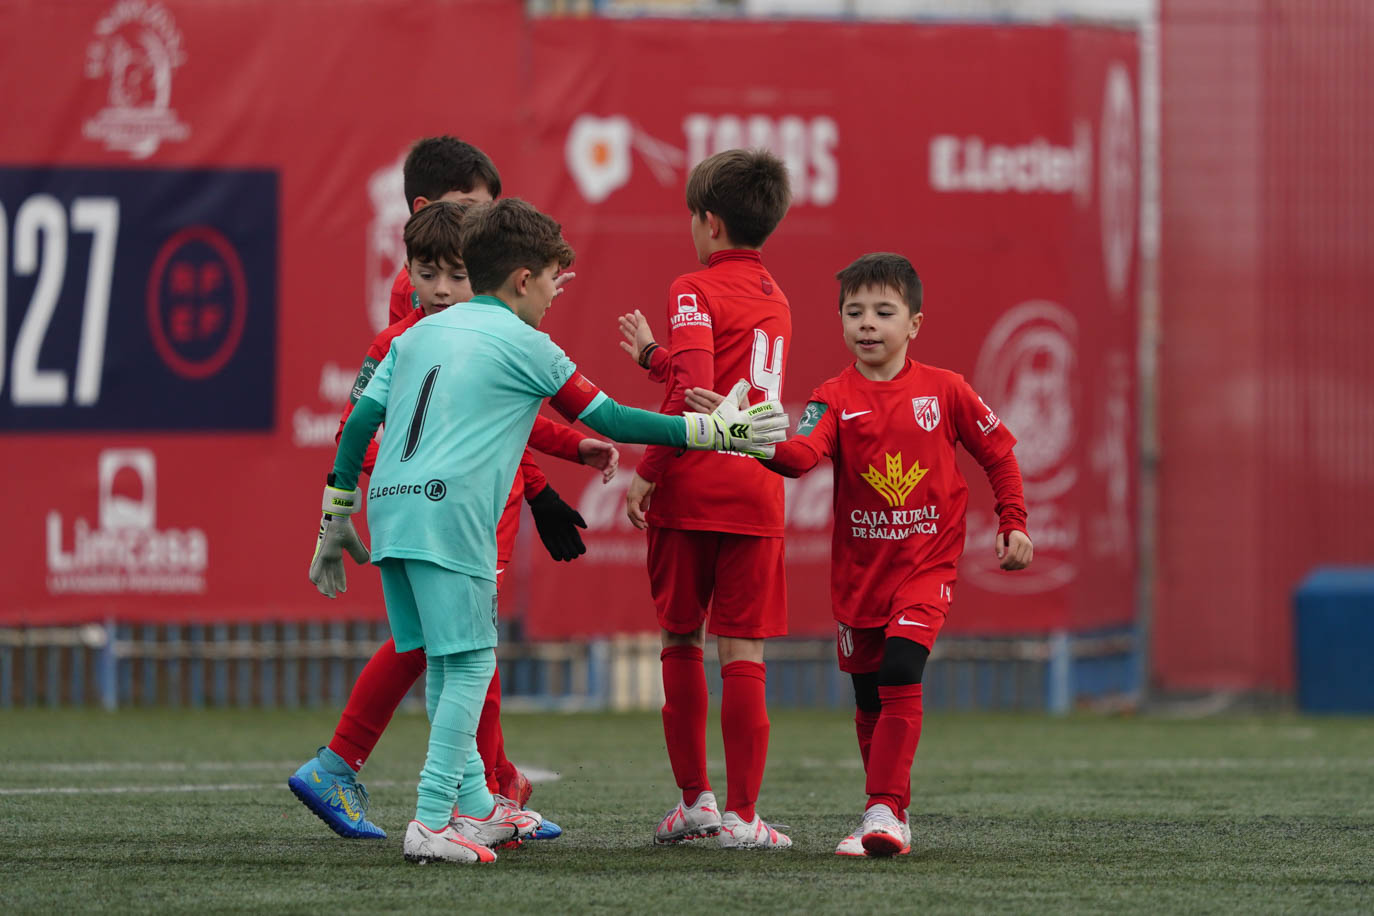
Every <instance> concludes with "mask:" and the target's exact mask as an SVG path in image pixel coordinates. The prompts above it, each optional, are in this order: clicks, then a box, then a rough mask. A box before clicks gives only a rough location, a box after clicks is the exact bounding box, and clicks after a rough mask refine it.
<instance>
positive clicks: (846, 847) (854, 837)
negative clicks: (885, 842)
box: [835, 824, 868, 858]
mask: <svg viewBox="0 0 1374 916" xmlns="http://www.w3.org/2000/svg"><path fill="white" fill-rule="evenodd" d="M835 855H837V856H853V857H855V858H862V857H863V856H866V855H868V851H867V850H865V849H864V828H863V825H862V824H860V825H859V826H858V827H855V828H854V832H853V833H851V834H850V835H849V836H847V837H845V838H844V839H843V840H840V845H838V846H836V847H835Z"/></svg>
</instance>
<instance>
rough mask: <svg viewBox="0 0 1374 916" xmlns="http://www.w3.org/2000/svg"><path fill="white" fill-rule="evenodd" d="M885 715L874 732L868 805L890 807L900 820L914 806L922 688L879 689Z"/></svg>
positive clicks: (868, 768)
mask: <svg viewBox="0 0 1374 916" xmlns="http://www.w3.org/2000/svg"><path fill="white" fill-rule="evenodd" d="M878 696H879V697H881V698H882V701H883V711H882V712H881V713H880V714H879V716H878V724H877V727H876V728H874V729H873V746H872V749H871V750H870V751H869V755H868V765H867V768H866V769H867V772H868V779H867V783H866V785H865V788H864V791H866V792H867V793H868V804H869V806H870V807H871V806H873V805H876V804H879V803H882V804H884V805H887V806H888V807H889V808H891V809H892V811H893V813H894V814H896V815H897V816H898V817H901V816H902V812H903V811H905V810H906V809H907V808H908V807H910V805H911V762H912V761H913V760H914V759H915V758H916V745H917V744H919V743H920V740H921V685H920V684H906V685H903V686H901V687H879V688H878Z"/></svg>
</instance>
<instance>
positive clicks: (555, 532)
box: [530, 487, 587, 561]
mask: <svg viewBox="0 0 1374 916" xmlns="http://www.w3.org/2000/svg"><path fill="white" fill-rule="evenodd" d="M530 512H531V514H533V515H534V526H535V527H536V528H538V529H539V539H540V540H541V541H543V542H544V546H545V547H547V548H548V550H549V556H551V557H553V558H554V559H555V560H559V561H568V560H575V559H577V558H578V557H580V556H582V554H584V553H586V552H587V545H586V544H583V543H582V535H580V534H578V533H577V529H578V528H586V527H587V523H586V522H584V521H583V520H582V516H581V514H580V513H578V511H577V510H576V509H574V508H573V507H572V506H570V505H568V504H567V503H565V502H563V500H562V499H561V498H559V496H558V492H557V491H556V490H554V488H553V487H545V488H544V489H542V490H540V491H539V493H538V494H536V495H535V497H534V499H532V500H530Z"/></svg>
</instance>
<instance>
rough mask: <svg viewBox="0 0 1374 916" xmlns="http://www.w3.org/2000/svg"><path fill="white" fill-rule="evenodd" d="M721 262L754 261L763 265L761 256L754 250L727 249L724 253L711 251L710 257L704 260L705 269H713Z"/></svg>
mask: <svg viewBox="0 0 1374 916" xmlns="http://www.w3.org/2000/svg"><path fill="white" fill-rule="evenodd" d="M722 261H755V262H757V263H759V264H762V263H763V254H762V253H761V252H760V251H759V250H758V249H756V248H727V249H725V250H724V251H713V252H711V256H710V257H709V258H707V259H706V266H707V267H715V266H716V265H717V264H719V263H720V262H722Z"/></svg>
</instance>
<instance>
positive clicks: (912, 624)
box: [897, 614, 930, 630]
mask: <svg viewBox="0 0 1374 916" xmlns="http://www.w3.org/2000/svg"><path fill="white" fill-rule="evenodd" d="M897 622H898V623H900V624H901V625H902V626H904V627H925V628H926V629H927V630H929V629H930V624H928V623H917V622H916V621H914V620H907V619H906V615H905V614H903V615H902V616H901V617H898V618H897Z"/></svg>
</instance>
